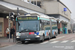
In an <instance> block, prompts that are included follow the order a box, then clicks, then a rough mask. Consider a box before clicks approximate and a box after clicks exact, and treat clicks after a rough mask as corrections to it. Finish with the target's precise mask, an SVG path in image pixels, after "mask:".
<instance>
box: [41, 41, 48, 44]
mask: <svg viewBox="0 0 75 50" xmlns="http://www.w3.org/2000/svg"><path fill="white" fill-rule="evenodd" d="M48 42H49V41H45V42H43V43H40V44H46V43H48Z"/></svg>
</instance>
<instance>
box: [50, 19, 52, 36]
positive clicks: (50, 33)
mask: <svg viewBox="0 0 75 50" xmlns="http://www.w3.org/2000/svg"><path fill="white" fill-rule="evenodd" d="M50 36H51V37H52V21H51V18H50Z"/></svg>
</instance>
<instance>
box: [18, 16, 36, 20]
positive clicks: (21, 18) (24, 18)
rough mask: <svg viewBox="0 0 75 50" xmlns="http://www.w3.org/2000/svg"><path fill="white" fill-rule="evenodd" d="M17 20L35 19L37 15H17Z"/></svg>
mask: <svg viewBox="0 0 75 50" xmlns="http://www.w3.org/2000/svg"><path fill="white" fill-rule="evenodd" d="M17 19H18V20H37V16H24V17H18V18H17Z"/></svg>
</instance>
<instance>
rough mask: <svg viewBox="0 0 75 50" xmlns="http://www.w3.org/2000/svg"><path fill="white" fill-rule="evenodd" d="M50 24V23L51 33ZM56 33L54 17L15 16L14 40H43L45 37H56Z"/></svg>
mask: <svg viewBox="0 0 75 50" xmlns="http://www.w3.org/2000/svg"><path fill="white" fill-rule="evenodd" d="M50 21H51V23H50ZM50 24H52V33H51V26H50ZM57 34H58V31H57V22H56V20H54V19H50V18H45V17H38V16H18V17H17V18H16V40H17V41H21V42H22V43H24V42H25V41H34V40H37V41H44V39H46V38H48V39H50V38H52V37H56V35H57Z"/></svg>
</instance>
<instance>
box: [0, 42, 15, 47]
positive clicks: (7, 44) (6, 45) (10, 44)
mask: <svg viewBox="0 0 75 50" xmlns="http://www.w3.org/2000/svg"><path fill="white" fill-rule="evenodd" d="M14 44H16V43H13V44H6V45H3V46H1V44H0V48H2V47H6V46H10V45H14Z"/></svg>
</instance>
